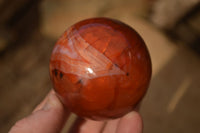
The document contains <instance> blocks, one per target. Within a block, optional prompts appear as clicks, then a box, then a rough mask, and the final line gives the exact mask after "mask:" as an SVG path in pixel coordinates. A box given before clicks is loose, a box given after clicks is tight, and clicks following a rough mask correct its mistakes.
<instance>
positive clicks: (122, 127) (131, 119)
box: [116, 111, 143, 133]
mask: <svg viewBox="0 0 200 133" xmlns="http://www.w3.org/2000/svg"><path fill="white" fill-rule="evenodd" d="M142 128H143V123H142V118H141V116H140V114H139V113H138V112H135V111H133V112H130V113H129V114H127V115H125V116H124V117H122V118H121V119H120V121H119V123H118V126H117V131H116V133H142Z"/></svg>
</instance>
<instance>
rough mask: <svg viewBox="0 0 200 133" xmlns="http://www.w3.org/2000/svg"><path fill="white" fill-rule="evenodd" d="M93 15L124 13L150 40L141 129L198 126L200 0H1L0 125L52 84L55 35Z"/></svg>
mask: <svg viewBox="0 0 200 133" xmlns="http://www.w3.org/2000/svg"><path fill="white" fill-rule="evenodd" d="M90 17H110V18H115V19H118V20H121V21H123V22H125V23H127V24H128V25H130V26H132V27H133V28H135V29H136V30H137V31H138V33H139V34H140V35H141V36H142V37H143V39H144V41H145V42H146V44H147V46H148V49H149V51H150V54H151V57H152V64H153V76H152V80H151V85H150V88H149V90H148V93H147V94H146V97H145V98H144V100H143V103H142V106H141V109H140V112H141V114H142V116H143V120H144V133H147V132H148V133H158V132H162V133H169V132H170V133H188V132H194V133H197V132H199V131H200V126H199V124H200V113H199V112H200V56H199V54H200V1H199V0H167V1H166V0H0V70H1V72H0V132H1V133H6V132H8V130H9V129H10V127H11V126H12V125H13V124H14V123H15V122H16V121H17V120H18V119H20V118H22V117H24V116H26V115H28V114H29V113H31V111H32V110H33V108H34V107H35V106H36V105H37V104H38V103H39V102H40V101H41V100H42V99H43V98H44V96H45V95H46V94H47V92H48V91H49V90H50V89H51V88H52V85H51V82H50V79H49V72H48V69H49V68H48V63H49V58H50V54H51V50H52V48H53V46H54V44H55V42H56V40H57V39H58V37H59V36H60V35H61V34H62V33H63V32H64V30H65V29H67V28H68V27H69V26H71V25H72V24H74V23H76V22H78V21H80V20H82V19H86V18H90ZM71 122H73V118H71ZM67 128H68V125H67V126H66V128H65V129H64V130H67ZM63 132H65V131H63Z"/></svg>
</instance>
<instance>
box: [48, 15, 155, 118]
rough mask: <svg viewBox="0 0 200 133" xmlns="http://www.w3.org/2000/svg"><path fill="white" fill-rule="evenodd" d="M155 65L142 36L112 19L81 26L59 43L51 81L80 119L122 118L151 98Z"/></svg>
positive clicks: (53, 56)
mask: <svg viewBox="0 0 200 133" xmlns="http://www.w3.org/2000/svg"><path fill="white" fill-rule="evenodd" d="M151 71H152V70H151V59H150V55H149V52H148V50H147V47H146V45H145V43H144V41H143V40H142V38H141V37H140V36H139V34H138V33H137V32H136V31H135V30H133V29H132V28H131V27H129V26H128V25H126V24H124V23H122V22H120V21H117V20H113V19H109V18H93V19H87V20H83V21H80V22H78V23H76V24H74V25H73V26H71V27H70V28H69V29H67V30H66V31H65V32H64V34H63V35H62V36H61V37H60V39H59V40H58V41H57V43H56V45H55V47H54V49H53V51H52V55H51V59H50V77H51V80H52V83H53V87H54V89H55V91H56V93H57V94H58V96H59V98H60V99H61V101H62V102H63V104H64V105H65V106H66V107H67V108H68V109H70V110H71V111H72V112H74V113H76V114H77V115H79V116H81V117H86V118H90V119H94V120H103V119H111V118H118V117H121V116H123V115H124V114H126V113H128V112H130V111H131V110H133V109H134V108H135V106H136V105H137V104H138V103H139V102H140V100H141V99H142V98H143V96H144V95H145V93H146V90H147V88H148V86H149V82H150V78H151Z"/></svg>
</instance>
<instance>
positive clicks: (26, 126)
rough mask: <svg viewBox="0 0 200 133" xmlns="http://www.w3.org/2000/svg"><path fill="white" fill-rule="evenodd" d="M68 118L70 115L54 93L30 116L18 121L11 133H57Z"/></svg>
mask: <svg viewBox="0 0 200 133" xmlns="http://www.w3.org/2000/svg"><path fill="white" fill-rule="evenodd" d="M67 116H68V113H66V111H65V110H64V107H63V105H62V104H61V103H60V101H59V99H58V98H57V97H56V95H55V92H54V91H52V92H50V93H49V94H48V96H47V98H45V99H44V100H43V102H42V103H41V104H40V105H38V106H37V107H36V109H35V110H34V111H33V113H32V114H31V115H30V116H28V117H26V118H24V119H22V120H20V121H18V122H17V123H16V124H15V125H14V126H13V127H12V128H11V130H10V132H9V133H29V132H31V133H57V132H59V131H60V130H61V128H62V126H63V124H64V123H65V121H66V117H67Z"/></svg>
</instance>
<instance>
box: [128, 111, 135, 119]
mask: <svg viewBox="0 0 200 133" xmlns="http://www.w3.org/2000/svg"><path fill="white" fill-rule="evenodd" d="M134 115H136V112H135V111H132V112H130V113H128V114H127V115H125V117H126V118H132V117H133V116H134Z"/></svg>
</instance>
